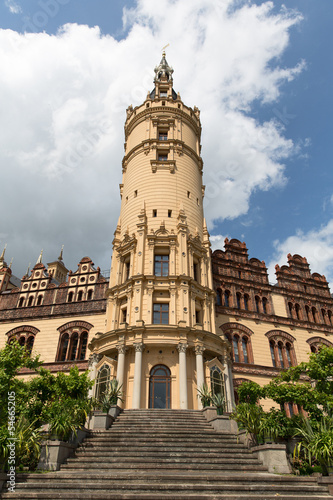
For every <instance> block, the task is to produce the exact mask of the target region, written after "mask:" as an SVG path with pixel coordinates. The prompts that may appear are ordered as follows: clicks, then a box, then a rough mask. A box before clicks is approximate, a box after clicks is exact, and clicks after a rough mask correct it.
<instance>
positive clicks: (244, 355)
mask: <svg viewBox="0 0 333 500" xmlns="http://www.w3.org/2000/svg"><path fill="white" fill-rule="evenodd" d="M247 342H248V338H247V337H245V336H243V338H242V351H243V358H244V363H248V362H249V356H248V352H247Z"/></svg>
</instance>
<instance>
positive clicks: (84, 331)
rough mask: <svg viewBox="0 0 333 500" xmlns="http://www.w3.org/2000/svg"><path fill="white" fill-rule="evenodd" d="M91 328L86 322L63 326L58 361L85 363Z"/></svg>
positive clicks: (60, 329)
mask: <svg viewBox="0 0 333 500" xmlns="http://www.w3.org/2000/svg"><path fill="white" fill-rule="evenodd" d="M91 327H92V325H90V323H87V322H86V321H75V322H74V321H73V322H70V323H67V324H65V325H63V326H61V327H60V328H59V331H60V338H59V345H58V351H57V356H56V361H83V360H84V359H85V357H86V354H87V345H88V330H89V329H90V328H91Z"/></svg>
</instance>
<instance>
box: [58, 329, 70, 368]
mask: <svg viewBox="0 0 333 500" xmlns="http://www.w3.org/2000/svg"><path fill="white" fill-rule="evenodd" d="M68 342H69V335H68V333H65V334H64V335H63V336H62V337H61V341H60V349H59V359H58V361H65V360H66V357H67V348H68Z"/></svg>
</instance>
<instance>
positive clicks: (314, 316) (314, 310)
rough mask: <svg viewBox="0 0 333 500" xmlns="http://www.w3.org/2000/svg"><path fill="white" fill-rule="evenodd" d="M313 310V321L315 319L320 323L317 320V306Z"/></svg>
mask: <svg viewBox="0 0 333 500" xmlns="http://www.w3.org/2000/svg"><path fill="white" fill-rule="evenodd" d="M311 312H312V316H313V321H314V322H315V323H318V321H317V309H316V308H315V307H313V308H312V309H311Z"/></svg>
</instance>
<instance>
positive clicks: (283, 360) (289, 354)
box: [266, 330, 297, 368]
mask: <svg viewBox="0 0 333 500" xmlns="http://www.w3.org/2000/svg"><path fill="white" fill-rule="evenodd" d="M266 336H267V337H268V339H269V349H270V354H271V358H272V365H273V366H274V367H275V368H289V367H290V366H295V365H297V361H296V356H295V351H294V345H293V343H294V340H295V339H294V337H292V336H291V335H289V334H288V333H286V332H282V331H280V330H272V331H271V332H268V333H266Z"/></svg>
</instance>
